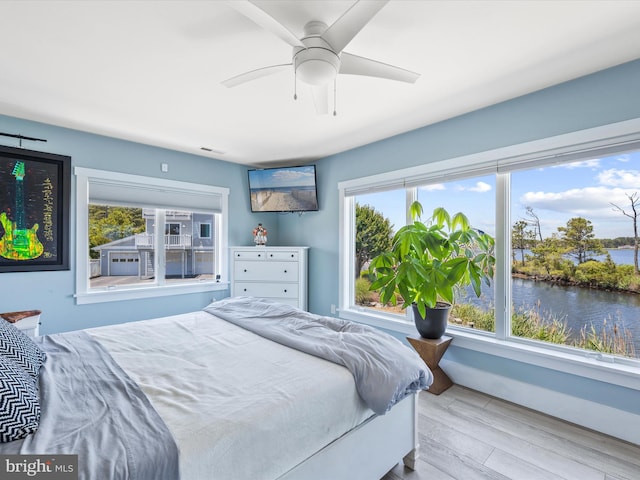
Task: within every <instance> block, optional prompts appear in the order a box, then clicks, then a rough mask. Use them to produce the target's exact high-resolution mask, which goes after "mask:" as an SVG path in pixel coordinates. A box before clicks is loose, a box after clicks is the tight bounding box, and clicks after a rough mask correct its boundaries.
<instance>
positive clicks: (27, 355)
mask: <svg viewBox="0 0 640 480" xmlns="http://www.w3.org/2000/svg"><path fill="white" fill-rule="evenodd" d="M0 356H3V357H6V358H9V359H11V360H13V361H14V362H15V363H16V364H17V365H19V366H21V367H22V368H23V369H24V370H25V372H27V373H28V374H29V375H30V376H31V378H32V379H33V381H34V382H35V384H36V385H37V384H38V372H39V371H40V367H41V366H42V364H43V363H44V361H45V359H46V355H45V353H44V352H43V351H42V350H41V349H40V347H38V345H36V344H35V343H34V341H33V340H31V339H30V338H29V337H28V336H27V335H25V334H24V332H21V331H20V330H18V329H17V328H16V327H15V326H14V325H13V324H11V323H9V322H7V321H5V320H0Z"/></svg>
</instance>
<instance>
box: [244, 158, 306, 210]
mask: <svg viewBox="0 0 640 480" xmlns="http://www.w3.org/2000/svg"><path fill="white" fill-rule="evenodd" d="M249 192H250V195H251V211H252V212H308V211H315V210H318V197H317V190H316V167H315V165H305V166H301V167H280V168H264V169H259V170H258V169H256V170H249Z"/></svg>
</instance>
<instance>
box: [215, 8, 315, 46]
mask: <svg viewBox="0 0 640 480" xmlns="http://www.w3.org/2000/svg"><path fill="white" fill-rule="evenodd" d="M227 4H228V5H229V6H230V7H231V8H233V9H235V10H236V11H238V12H239V13H241V14H242V15H244V16H245V17H247V18H248V19H250V20H253V21H254V22H255V23H257V24H258V25H260V26H261V27H262V28H264V29H265V30H268V31H270V32H271V33H273V34H274V35H276V36H277V37H278V38H280V39H281V40H284V41H285V42H287V43H288V44H289V45H291V46H292V47H304V44H303V43H302V42H301V41H300V39H299V38H298V37H296V36H295V35H294V34H293V33H292V32H291V31H290V30H289V29H288V28H287V27H285V26H284V25H283V24H282V23H280V22H279V21H278V20H276V19H275V18H273V17H272V16H271V15H269V14H268V13H267V12H265V11H264V10H263V9H262V8H260V7H259V6H257V5H256V4H254V3H251V2H249V1H248V0H246V1H240V0H233V1H229V2H227Z"/></svg>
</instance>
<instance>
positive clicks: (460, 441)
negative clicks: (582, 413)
mask: <svg viewBox="0 0 640 480" xmlns="http://www.w3.org/2000/svg"><path fill="white" fill-rule="evenodd" d="M419 403H420V406H419V414H420V418H419V432H420V434H419V438H420V458H419V460H418V467H417V469H416V471H411V470H408V469H406V468H405V467H404V466H403V465H402V464H400V465H397V466H396V467H395V468H394V469H393V470H391V471H390V472H389V473H387V474H386V475H385V476H384V477H383V479H382V480H401V479H406V480H451V479H456V480H475V479H501V480H505V479H513V480H547V479H554V480H558V479H567V480H574V479H575V480H591V479H593V480H623V479H624V480H640V446H638V445H633V444H630V443H627V442H624V441H621V440H618V439H615V438H612V437H609V436H607V435H603V434H600V433H597V432H594V431H592V430H587V429H584V428H582V427H578V426H576V425H573V424H570V423H567V422H564V421H562V420H557V419H554V418H552V417H549V416H547V415H544V414H541V413H538V412H535V411H532V410H529V409H526V408H523V407H519V406H517V405H514V404H512V403H509V402H505V401H502V400H499V399H496V398H493V397H490V396H488V395H484V394H481V393H479V392H476V391H473V390H469V389H466V388H464V387H459V386H457V385H454V386H453V387H451V388H450V389H449V390H447V391H445V392H444V393H442V394H441V395H439V396H438V395H432V394H429V393H427V392H424V393H421V394H420V400H419ZM637 427H638V428H640V425H638V426H637Z"/></svg>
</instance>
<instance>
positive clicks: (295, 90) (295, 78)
mask: <svg viewBox="0 0 640 480" xmlns="http://www.w3.org/2000/svg"><path fill="white" fill-rule="evenodd" d="M293 99H294V100H297V99H298V72H296V69H295V68H294V69H293Z"/></svg>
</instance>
